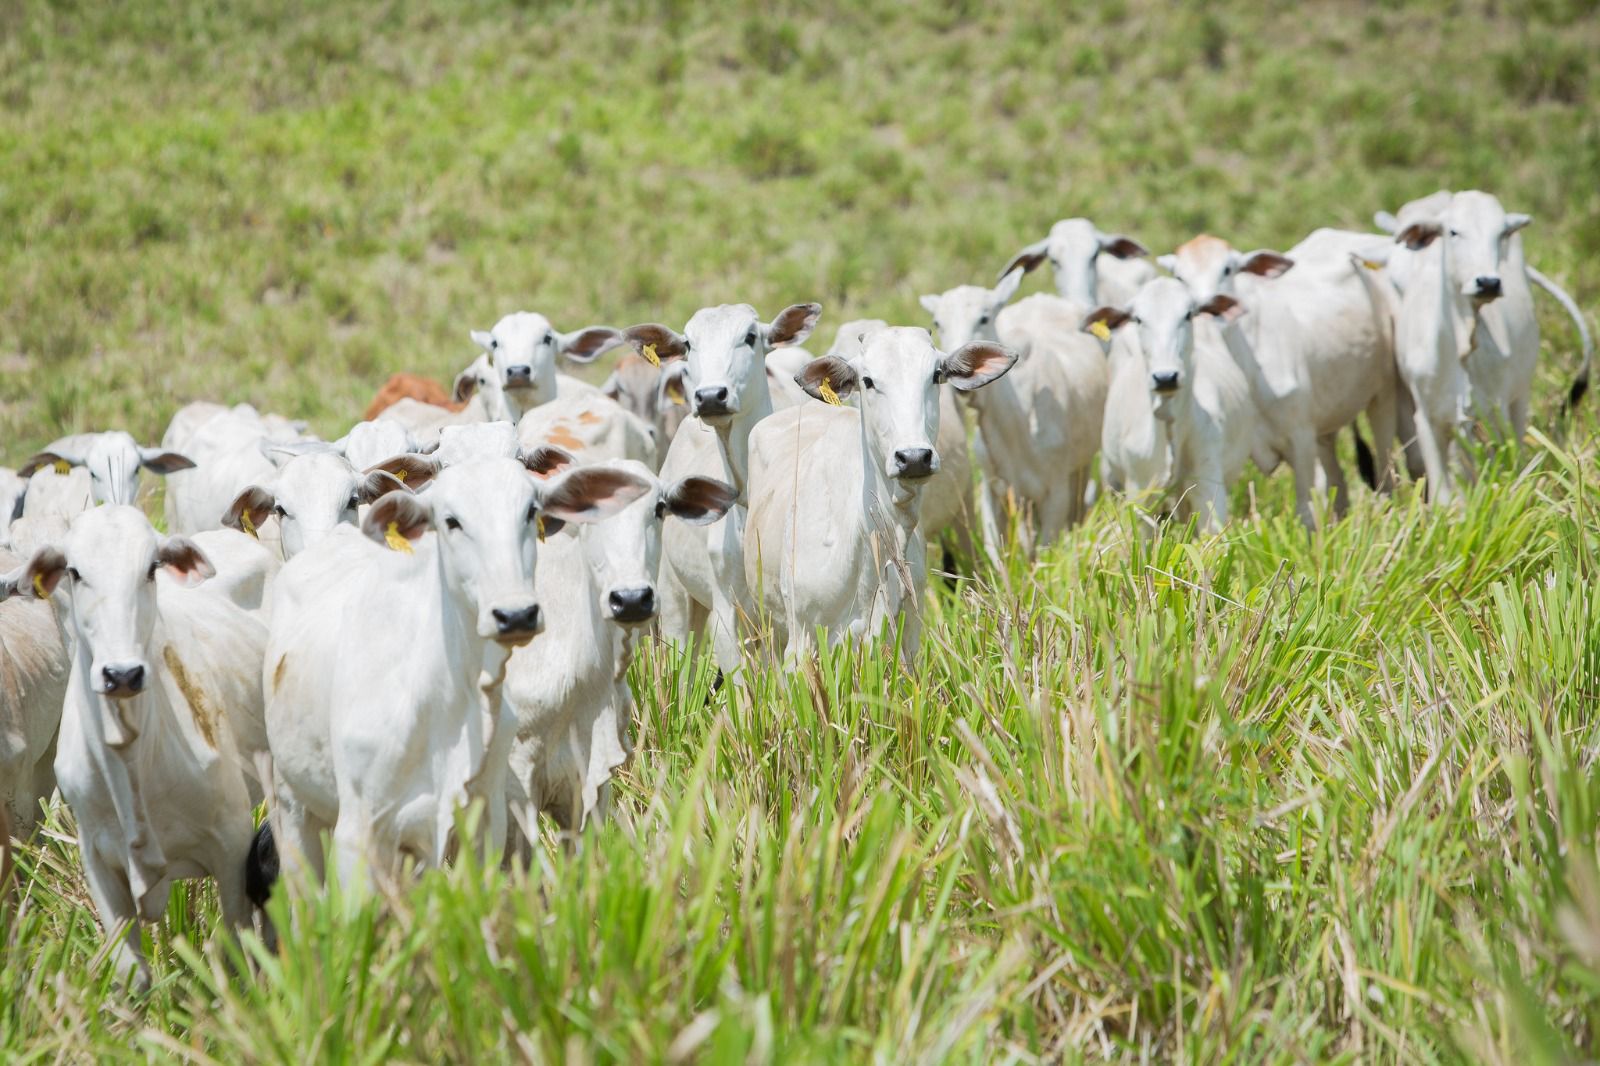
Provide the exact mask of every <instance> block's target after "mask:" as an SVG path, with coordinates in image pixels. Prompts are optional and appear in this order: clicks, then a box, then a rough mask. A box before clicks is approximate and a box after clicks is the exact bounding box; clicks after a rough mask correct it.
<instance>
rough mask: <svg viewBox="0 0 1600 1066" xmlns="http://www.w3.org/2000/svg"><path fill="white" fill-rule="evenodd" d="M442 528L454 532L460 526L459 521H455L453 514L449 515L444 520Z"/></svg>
mask: <svg viewBox="0 0 1600 1066" xmlns="http://www.w3.org/2000/svg"><path fill="white" fill-rule="evenodd" d="M444 528H446V529H448V530H450V531H451V532H454V531H456V530H458V529H460V528H461V523H460V522H457V521H456V520H455V517H454V516H450V517H448V518H446V519H445V520H444Z"/></svg>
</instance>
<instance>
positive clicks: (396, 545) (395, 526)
mask: <svg viewBox="0 0 1600 1066" xmlns="http://www.w3.org/2000/svg"><path fill="white" fill-rule="evenodd" d="M383 542H384V543H385V544H387V545H389V547H390V548H393V549H394V550H395V551H397V552H404V553H405V554H407V555H410V554H412V552H411V542H410V541H409V540H407V539H406V535H405V534H404V533H402V532H400V523H399V522H390V523H389V528H388V530H386V531H385V532H384V534H383Z"/></svg>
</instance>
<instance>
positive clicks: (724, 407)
mask: <svg viewBox="0 0 1600 1066" xmlns="http://www.w3.org/2000/svg"><path fill="white" fill-rule="evenodd" d="M694 413H695V414H697V415H725V414H731V413H732V412H731V411H729V409H728V386H726V385H711V386H708V387H706V388H703V389H695V390H694Z"/></svg>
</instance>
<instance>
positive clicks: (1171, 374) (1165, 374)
mask: <svg viewBox="0 0 1600 1066" xmlns="http://www.w3.org/2000/svg"><path fill="white" fill-rule="evenodd" d="M1181 384H1183V376H1182V375H1181V374H1179V373H1178V371H1176V370H1157V371H1154V372H1153V373H1151V375H1150V388H1151V390H1153V391H1154V392H1156V393H1158V394H1160V395H1163V396H1166V395H1170V394H1172V393H1174V392H1177V391H1178V386H1179V385H1181Z"/></svg>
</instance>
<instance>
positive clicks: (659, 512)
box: [656, 500, 667, 518]
mask: <svg viewBox="0 0 1600 1066" xmlns="http://www.w3.org/2000/svg"><path fill="white" fill-rule="evenodd" d="M656 517H657V518H665V517H667V501H666V500H657V501H656Z"/></svg>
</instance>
